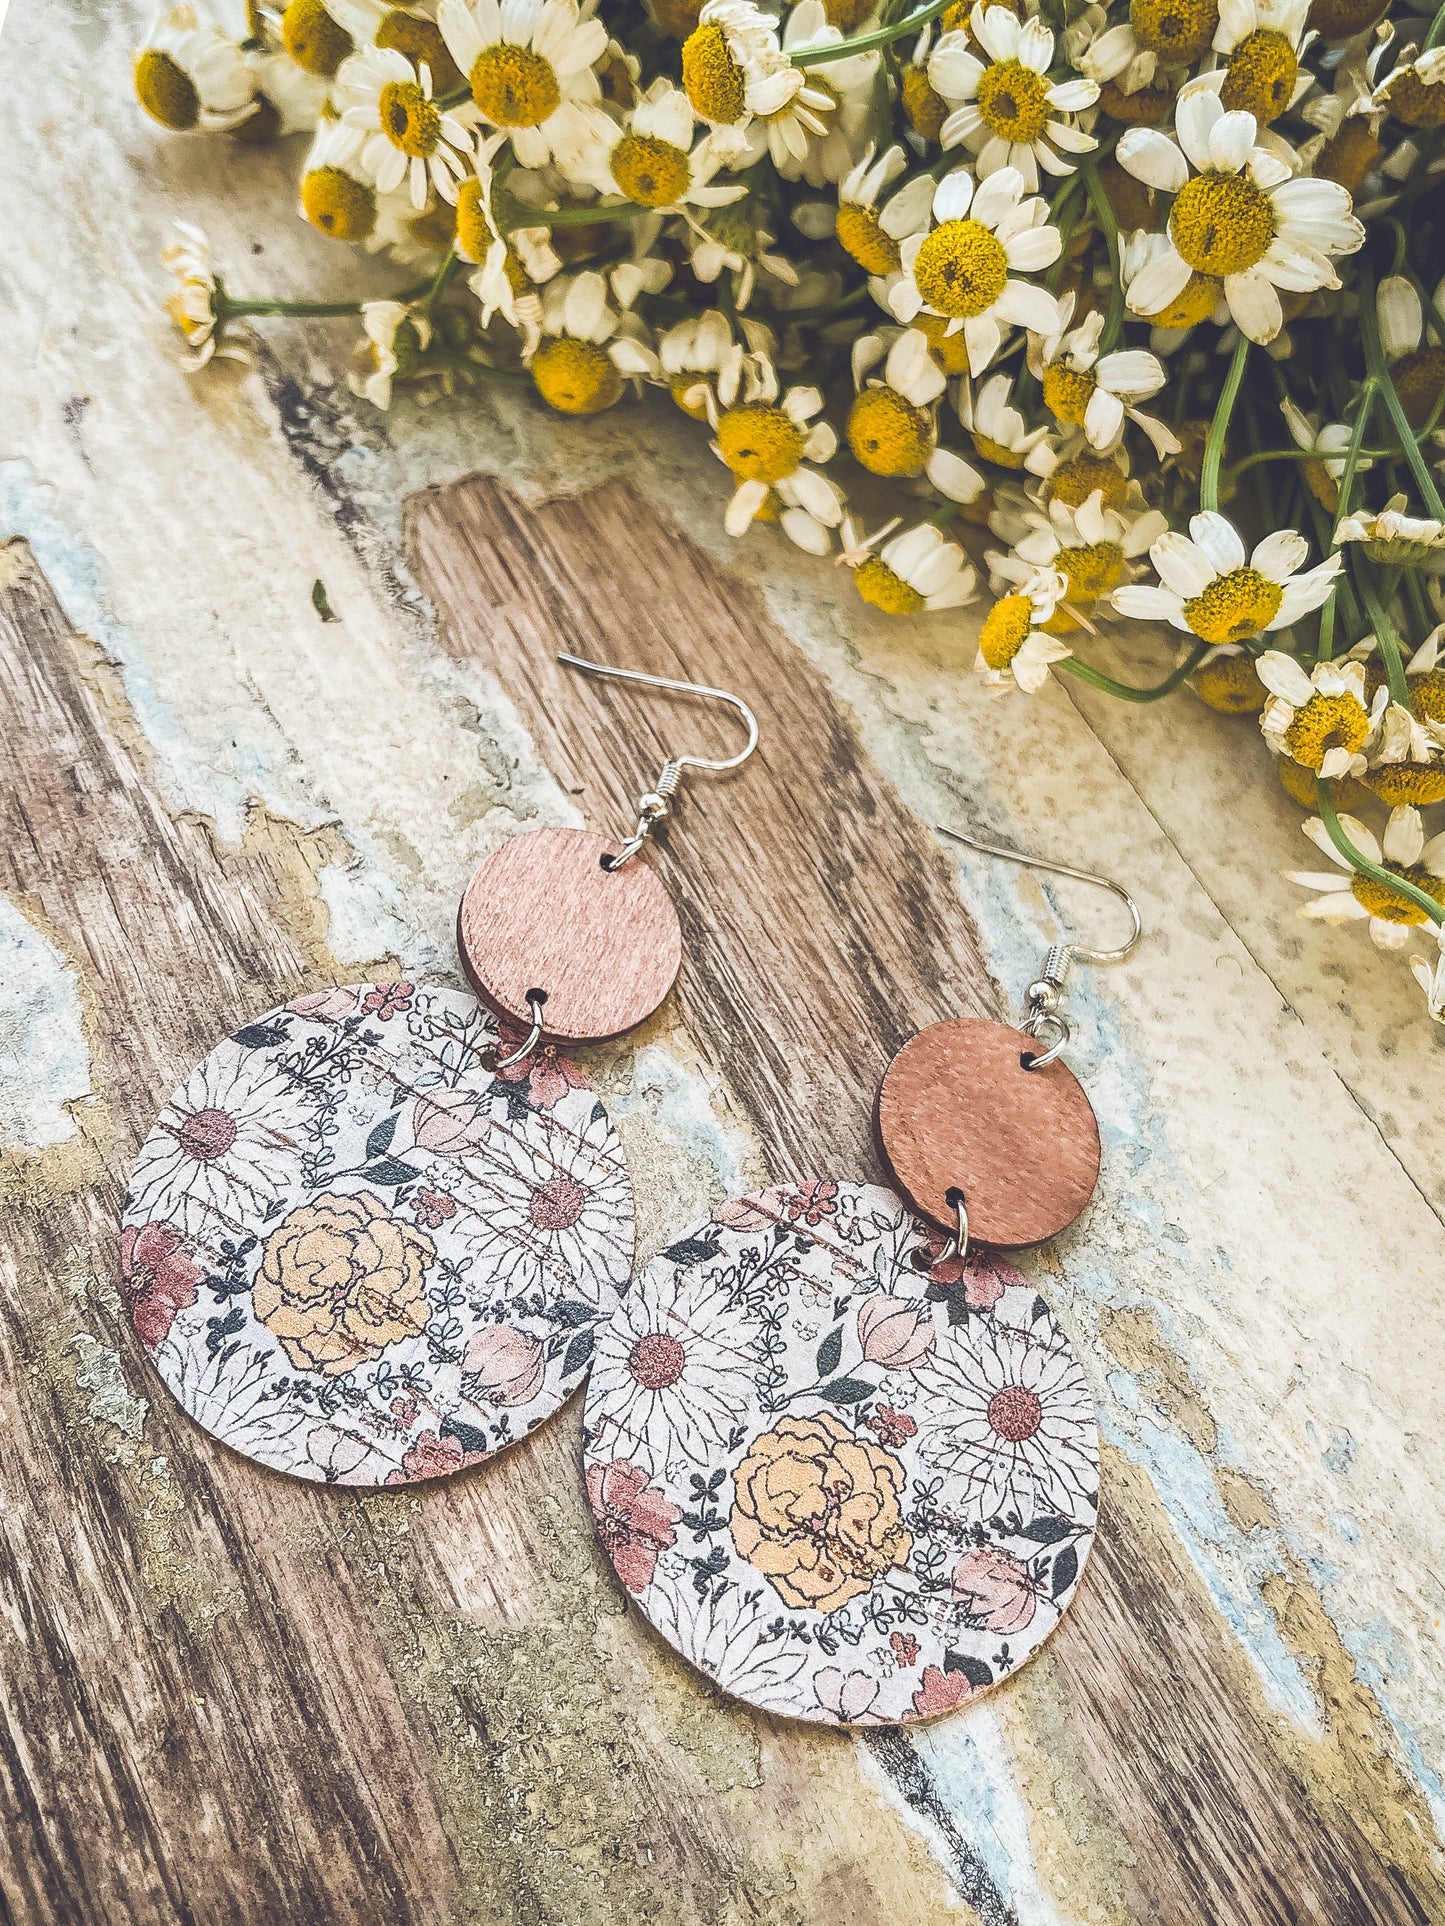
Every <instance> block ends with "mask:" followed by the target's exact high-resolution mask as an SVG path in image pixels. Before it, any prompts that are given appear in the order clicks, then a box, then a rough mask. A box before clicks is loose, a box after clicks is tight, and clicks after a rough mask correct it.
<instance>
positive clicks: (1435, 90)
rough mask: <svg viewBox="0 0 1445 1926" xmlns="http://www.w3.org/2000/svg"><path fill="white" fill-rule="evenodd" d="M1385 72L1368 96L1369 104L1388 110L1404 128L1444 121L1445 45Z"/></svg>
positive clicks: (1412, 53)
mask: <svg viewBox="0 0 1445 1926" xmlns="http://www.w3.org/2000/svg"><path fill="white" fill-rule="evenodd" d="M1406 52H1407V55H1408V56H1409V57H1408V58H1407V59H1405V60H1403V61H1401V63H1400V64H1399V66H1397V67H1396V68H1395V69H1394V71H1393V72H1392V73H1390V74H1387V75H1386V77H1385V79H1384V80H1382V81H1381V82H1380V84H1379V86H1378V87H1376V89H1375V91H1374V93H1373V94H1372V95H1371V97H1370V104H1371V106H1372V107H1377V108H1382V109H1385V110H1386V111H1388V112H1389V113H1390V114H1391V115H1392V116H1393V117H1394V118H1395V119H1396V120H1398V121H1402V122H1403V123H1404V124H1405V126H1406V127H1420V128H1434V127H1439V126H1441V125H1442V123H1445V47H1432V48H1431V49H1430V51H1429V52H1428V53H1423V54H1418V55H1417V54H1416V53H1415V50H1414V49H1413V48H1407V49H1406Z"/></svg>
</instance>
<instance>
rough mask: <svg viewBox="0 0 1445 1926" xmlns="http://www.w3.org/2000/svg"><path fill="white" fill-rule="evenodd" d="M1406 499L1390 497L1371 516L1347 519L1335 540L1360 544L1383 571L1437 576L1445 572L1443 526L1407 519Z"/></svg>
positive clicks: (1420, 518)
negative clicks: (1406, 570)
mask: <svg viewBox="0 0 1445 1926" xmlns="http://www.w3.org/2000/svg"><path fill="white" fill-rule="evenodd" d="M1407 499H1408V498H1407V497H1406V496H1404V495H1392V496H1391V497H1390V499H1389V501H1388V502H1386V504H1385V506H1384V507H1383V508H1381V509H1378V510H1376V511H1375V513H1374V514H1368V513H1366V514H1359V515H1347V516H1346V517H1345V519H1344V521H1342V522H1341V523H1340V525H1339V528H1338V529H1337V530H1336V531H1335V540H1336V541H1337V542H1359V543H1361V544H1362V545H1363V547H1364V551H1365V553H1366V555H1368V556H1369V558H1370V560H1371V561H1372V562H1379V563H1381V564H1382V565H1383V566H1384V567H1386V568H1418V569H1425V570H1428V571H1429V573H1430V574H1432V575H1438V574H1439V573H1440V571H1441V570H1442V569H1445V524H1442V523H1440V522H1437V521H1433V520H1427V519H1426V518H1425V517H1424V516H1420V515H1406V514H1405V513H1404V512H1403V511H1404V508H1405V503H1406V500H1407Z"/></svg>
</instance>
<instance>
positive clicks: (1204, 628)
mask: <svg viewBox="0 0 1445 1926" xmlns="http://www.w3.org/2000/svg"><path fill="white" fill-rule="evenodd" d="M1308 554H1309V543H1308V542H1307V541H1306V540H1305V538H1304V536H1303V535H1301V534H1299V533H1298V532H1297V531H1296V530H1295V529H1292V528H1282V529H1280V530H1279V531H1278V532H1277V533H1276V534H1273V535H1267V536H1266V537H1265V539H1264V540H1263V541H1262V542H1260V543H1259V544H1258V546H1257V547H1256V548H1255V549H1254V552H1253V553H1252V554H1250V555H1248V556H1246V552H1245V547H1244V543H1243V541H1242V540H1241V539H1240V536H1239V532H1238V530H1237V529H1236V528H1235V526H1234V524H1233V523H1232V522H1230V521H1228V520H1227V519H1226V518H1225V517H1224V516H1223V515H1219V514H1215V513H1211V512H1206V513H1204V514H1201V515H1195V516H1194V517H1193V518H1192V519H1191V521H1190V523H1189V534H1188V535H1187V536H1186V535H1181V534H1179V533H1178V531H1177V530H1173V529H1171V530H1169V531H1168V532H1167V533H1165V534H1163V535H1161V536H1160V537H1159V539H1158V540H1157V541H1156V542H1154V543H1153V544H1152V546H1151V547H1150V550H1149V559H1150V561H1151V562H1153V564H1154V567H1155V568H1156V569H1157V571H1158V573H1159V581H1160V586H1159V587H1157V588H1151V587H1148V586H1147V585H1145V584H1143V583H1138V584H1132V585H1128V586H1125V587H1123V588H1120V589H1117V590H1116V591H1115V594H1114V607H1115V609H1117V610H1118V612H1119V614H1121V615H1129V616H1133V617H1135V618H1136V619H1137V620H1139V621H1142V622H1151V621H1162V622H1170V623H1172V624H1173V626H1174V627H1175V628H1176V629H1183V630H1184V631H1185V632H1186V634H1189V635H1196V636H1198V637H1199V639H1200V640H1201V641H1202V642H1213V643H1219V642H1243V641H1244V640H1245V639H1246V637H1248V636H1253V635H1259V634H1261V633H1268V632H1270V631H1272V630H1275V629H1287V628H1288V627H1289V626H1290V624H1291V623H1293V622H1297V621H1298V620H1299V619H1300V617H1301V616H1302V615H1308V614H1309V613H1310V612H1311V610H1313V609H1317V608H1319V607H1320V605H1321V603H1323V602H1324V601H1325V600H1326V598H1327V597H1328V596H1329V593H1330V590H1331V588H1332V587H1333V586H1334V580H1335V577H1336V576H1337V575H1338V574H1339V572H1340V569H1341V567H1342V563H1341V560H1340V557H1339V556H1338V555H1329V556H1326V558H1325V559H1324V561H1322V562H1317V563H1316V564H1315V566H1314V567H1313V568H1311V569H1304V568H1303V566H1302V565H1303V563H1304V561H1305V559H1306V557H1307V556H1308ZM1266 659H1268V658H1266ZM1280 659H1281V660H1283V661H1289V660H1290V659H1291V658H1289V657H1281V658H1280ZM1261 674H1263V669H1261ZM1267 680H1268V678H1267V677H1266V681H1267Z"/></svg>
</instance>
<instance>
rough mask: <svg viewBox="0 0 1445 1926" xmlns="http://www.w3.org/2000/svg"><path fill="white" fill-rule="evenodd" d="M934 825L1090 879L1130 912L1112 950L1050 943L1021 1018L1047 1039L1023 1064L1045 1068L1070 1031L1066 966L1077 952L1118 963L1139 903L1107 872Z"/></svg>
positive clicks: (969, 841) (1026, 861)
mask: <svg viewBox="0 0 1445 1926" xmlns="http://www.w3.org/2000/svg"><path fill="white" fill-rule="evenodd" d="M937 827H938V832H939V834H940V835H941V836H948V837H951V838H952V840H953V841H954V842H956V843H962V844H963V845H964V846H965V848H968V849H976V850H978V851H979V853H980V854H981V855H984V856H999V857H1002V858H1003V860H1004V861H1005V862H1008V863H1022V864H1023V866H1024V867H1025V869H1041V870H1045V871H1047V873H1048V874H1049V875H1050V876H1067V877H1069V878H1071V880H1072V881H1074V882H1076V883H1092V884H1093V885H1094V887H1095V888H1096V889H1107V890H1110V891H1112V893H1113V894H1114V895H1115V896H1117V897H1118V898H1119V901H1120V902H1121V903H1122V904H1123V905H1124V907H1125V908H1126V909H1127V910H1128V912H1129V918H1130V921H1131V922H1132V924H1133V928H1132V930H1131V931H1130V933H1129V935H1128V937H1127V938H1126V940H1125V941H1124V942H1122V943H1120V944H1119V945H1118V947H1117V948H1115V949H1112V950H1094V949H1089V948H1087V947H1086V946H1085V945H1084V944H1082V943H1053V944H1051V945H1050V946H1049V951H1048V954H1047V955H1046V956H1045V958H1044V966H1043V968H1042V969H1041V970H1040V971H1039V974H1038V976H1037V977H1036V978H1035V979H1034V981H1033V982H1032V983H1030V985H1029V987H1028V990H1027V991H1026V993H1025V994H1026V995H1027V997H1028V1006H1029V1013H1028V1015H1027V1016H1026V1017H1025V1019H1024V1022H1023V1029H1024V1031H1025V1033H1026V1034H1027V1035H1029V1036H1031V1037H1033V1038H1034V1039H1035V1040H1036V1041H1039V1042H1042V1041H1043V1039H1044V1037H1045V1036H1046V1035H1047V1036H1048V1037H1049V1038H1050V1039H1051V1041H1049V1042H1048V1043H1047V1045H1046V1047H1045V1048H1044V1049H1042V1050H1040V1051H1037V1052H1035V1053H1034V1054H1033V1055H1032V1056H1030V1057H1029V1058H1028V1059H1027V1061H1026V1063H1025V1068H1026V1069H1029V1070H1044V1069H1046V1068H1047V1067H1048V1065H1049V1064H1051V1063H1052V1062H1053V1061H1054V1060H1055V1058H1056V1057H1058V1056H1059V1055H1060V1054H1061V1052H1062V1051H1063V1048H1064V1046H1065V1044H1067V1042H1068V1041H1069V1037H1070V1035H1071V1031H1070V1028H1069V1020H1068V1018H1067V1017H1066V1016H1065V1015H1064V1014H1063V1012H1062V1011H1061V1010H1060V1008H1059V999H1060V992H1061V991H1062V989H1063V986H1064V979H1065V978H1066V977H1067V976H1068V973H1069V965H1070V964H1071V963H1072V962H1073V961H1074V959H1075V958H1076V957H1077V958H1079V959H1080V960H1081V961H1082V962H1085V963H1119V962H1122V961H1123V959H1124V958H1125V957H1126V956H1127V955H1128V954H1129V952H1130V950H1132V949H1133V947H1134V945H1135V944H1136V943H1137V942H1138V941H1139V938H1140V935H1141V934H1142V932H1143V928H1144V921H1143V918H1142V917H1141V916H1140V914H1139V905H1138V904H1137V903H1136V902H1135V901H1134V899H1133V897H1132V896H1131V895H1130V894H1129V892H1128V890H1126V889H1125V887H1124V885H1123V884H1122V883H1115V882H1113V881H1111V879H1110V878H1109V877H1107V876H1096V875H1094V873H1093V871H1092V870H1087V869H1071V868H1070V867H1069V865H1068V864H1067V863H1050V862H1047V861H1045V859H1044V858H1043V857H1042V856H1025V855H1024V853H1023V851H1022V850H1018V849H1004V848H1003V847H1002V846H1001V845H1000V844H998V843H985V842H980V841H979V839H978V837H976V836H965V835H964V833H963V831H962V830H960V829H950V828H949V827H948V825H947V823H939V824H938V826H937Z"/></svg>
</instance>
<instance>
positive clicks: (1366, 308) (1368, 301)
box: [1360, 261, 1445, 522]
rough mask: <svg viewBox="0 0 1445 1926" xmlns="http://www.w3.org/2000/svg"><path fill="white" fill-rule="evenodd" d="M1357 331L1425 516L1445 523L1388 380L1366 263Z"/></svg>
mask: <svg viewBox="0 0 1445 1926" xmlns="http://www.w3.org/2000/svg"><path fill="white" fill-rule="evenodd" d="M1360 330H1361V332H1362V334H1363V335H1364V338H1365V363H1366V366H1367V367H1368V368H1369V371H1370V373H1371V374H1372V375H1373V376H1374V377H1375V379H1376V381H1377V382H1378V383H1379V386H1380V392H1381V394H1382V395H1383V396H1384V397H1385V406H1386V407H1387V408H1388V409H1389V411H1390V419H1391V421H1393V422H1394V424H1395V433H1396V434H1397V435H1398V436H1399V438H1400V448H1401V452H1402V453H1403V454H1404V457H1405V459H1406V461H1408V462H1409V464H1410V470H1411V473H1412V474H1413V475H1414V477H1415V480H1416V483H1417V484H1418V486H1419V489H1420V494H1421V496H1422V497H1423V499H1424V502H1425V510H1426V513H1427V514H1429V515H1432V516H1433V517H1434V518H1435V520H1436V521H1437V522H1445V501H1442V500H1441V499H1440V490H1439V489H1438V488H1437V487H1436V486H1435V477H1434V476H1433V475H1432V474H1431V473H1430V464H1429V462H1427V461H1426V459H1425V457H1424V455H1423V454H1422V453H1421V451H1420V444H1419V442H1418V441H1417V439H1416V437H1415V430H1414V429H1413V428H1412V427H1411V426H1410V420H1409V417H1408V416H1407V415H1406V413H1405V405H1404V403H1403V402H1402V401H1401V399H1400V397H1399V395H1398V394H1397V393H1396V391H1395V384H1394V382H1393V381H1392V380H1391V378H1390V364H1389V363H1388V362H1387V361H1386V359H1385V350H1384V348H1383V346H1382V345H1381V342H1380V317H1379V315H1378V314H1377V313H1376V311H1375V277H1374V275H1373V274H1372V273H1371V272H1370V268H1369V264H1368V262H1365V261H1362V262H1361V263H1360Z"/></svg>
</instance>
